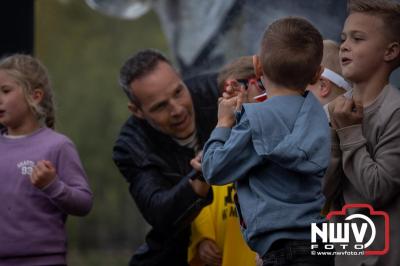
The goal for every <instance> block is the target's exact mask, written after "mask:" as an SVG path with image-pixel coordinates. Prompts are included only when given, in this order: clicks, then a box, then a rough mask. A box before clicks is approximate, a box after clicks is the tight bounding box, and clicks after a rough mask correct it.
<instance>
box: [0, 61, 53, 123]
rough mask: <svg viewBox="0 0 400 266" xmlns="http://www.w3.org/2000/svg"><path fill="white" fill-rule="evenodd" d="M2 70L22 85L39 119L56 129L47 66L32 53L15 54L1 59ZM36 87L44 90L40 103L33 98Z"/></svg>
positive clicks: (29, 103)
mask: <svg viewBox="0 0 400 266" xmlns="http://www.w3.org/2000/svg"><path fill="white" fill-rule="evenodd" d="M0 70H3V71H5V72H6V73H7V74H9V75H10V76H11V77H12V78H13V79H14V80H15V81H16V82H17V83H18V84H19V85H20V86H21V87H22V89H23V93H24V96H25V99H26V101H27V103H28V105H29V107H30V108H31V110H32V112H33V113H34V114H35V115H36V117H37V119H38V120H39V121H40V122H42V123H45V124H46V125H47V126H48V127H49V128H53V129H54V126H55V114H54V113H55V112H54V101H53V89H52V87H51V83H50V80H49V75H48V73H47V69H46V67H45V66H44V65H43V64H42V63H41V62H40V61H39V60H38V59H36V58H34V57H32V56H30V55H23V54H15V55H11V56H9V57H5V58H3V59H1V60H0ZM35 89H41V90H42V91H43V99H42V101H41V102H40V103H39V104H35V103H34V102H33V100H32V93H33V91H34V90H35Z"/></svg>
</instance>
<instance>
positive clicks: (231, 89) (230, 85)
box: [222, 79, 242, 99]
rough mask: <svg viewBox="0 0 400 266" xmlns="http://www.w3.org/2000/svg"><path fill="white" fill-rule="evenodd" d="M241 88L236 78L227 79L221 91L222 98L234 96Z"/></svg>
mask: <svg viewBox="0 0 400 266" xmlns="http://www.w3.org/2000/svg"><path fill="white" fill-rule="evenodd" d="M241 88H242V85H241V84H240V83H239V82H237V81H236V80H234V79H233V80H229V81H227V86H225V89H224V92H223V93H222V98H224V99H230V98H233V97H236V96H237V95H238V94H239V92H240V90H241Z"/></svg>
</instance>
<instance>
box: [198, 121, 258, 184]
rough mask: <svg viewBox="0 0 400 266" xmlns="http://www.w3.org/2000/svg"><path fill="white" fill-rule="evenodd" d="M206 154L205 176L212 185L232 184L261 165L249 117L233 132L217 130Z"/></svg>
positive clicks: (224, 128)
mask: <svg viewBox="0 0 400 266" xmlns="http://www.w3.org/2000/svg"><path fill="white" fill-rule="evenodd" d="M203 152H204V155H203V160H202V169H203V175H204V177H205V178H206V180H207V182H209V183H210V184H217V185H224V184H229V183H232V182H234V181H236V180H238V179H241V178H243V177H245V176H246V174H247V172H248V171H249V170H250V169H251V168H252V167H254V166H256V165H257V164H259V163H261V161H262V158H261V157H260V156H258V155H257V154H256V152H255V150H254V147H253V143H252V138H251V129H250V123H249V120H248V119H247V116H246V113H243V115H242V117H241V120H240V122H239V124H238V125H236V126H235V127H234V128H233V129H231V128H228V127H218V126H217V127H216V128H215V129H214V131H213V132H212V134H211V136H210V138H209V140H208V141H207V143H206V144H205V146H204V150H203Z"/></svg>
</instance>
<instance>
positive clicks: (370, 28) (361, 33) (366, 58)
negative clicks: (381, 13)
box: [339, 13, 388, 82]
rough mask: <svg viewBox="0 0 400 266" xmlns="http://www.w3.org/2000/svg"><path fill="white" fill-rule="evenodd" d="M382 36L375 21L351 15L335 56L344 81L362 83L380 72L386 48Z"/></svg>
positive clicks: (377, 22)
mask: <svg viewBox="0 0 400 266" xmlns="http://www.w3.org/2000/svg"><path fill="white" fill-rule="evenodd" d="M384 32H385V27H384V23H383V20H382V19H381V18H379V17H376V16H371V15H368V14H363V13H353V14H351V15H350V16H349V17H348V18H347V19H346V22H345V25H344V28H343V32H342V44H341V46H340V52H339V56H340V62H341V66H342V73H343V76H344V77H345V78H347V79H349V80H351V81H353V82H365V81H367V80H368V79H369V78H370V77H371V76H373V74H374V73H376V71H377V69H379V68H381V66H382V64H383V63H384V54H385V51H386V45H387V44H388V41H387V40H386V37H385V34H384Z"/></svg>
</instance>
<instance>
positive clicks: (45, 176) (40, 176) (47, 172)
mask: <svg viewBox="0 0 400 266" xmlns="http://www.w3.org/2000/svg"><path fill="white" fill-rule="evenodd" d="M55 178H56V169H55V168H54V167H53V164H52V163H51V162H50V161H45V160H42V161H39V162H37V164H36V165H35V166H34V167H33V171H32V175H31V176H30V180H31V183H32V184H33V185H34V186H35V187H37V188H39V189H42V188H44V187H45V186H47V185H48V184H50V183H51V181H53V180H54V179H55Z"/></svg>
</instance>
